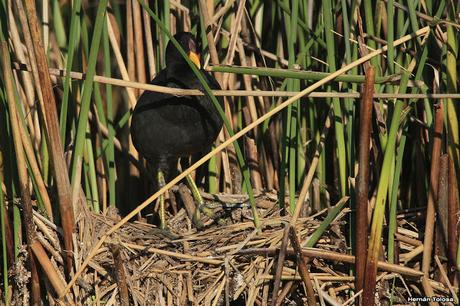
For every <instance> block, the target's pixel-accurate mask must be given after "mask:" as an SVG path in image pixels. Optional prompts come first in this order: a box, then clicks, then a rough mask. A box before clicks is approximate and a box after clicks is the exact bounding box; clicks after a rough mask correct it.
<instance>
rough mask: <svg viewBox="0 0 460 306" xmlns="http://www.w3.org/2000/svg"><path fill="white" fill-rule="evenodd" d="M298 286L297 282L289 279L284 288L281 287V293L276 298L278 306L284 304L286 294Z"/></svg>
mask: <svg viewBox="0 0 460 306" xmlns="http://www.w3.org/2000/svg"><path fill="white" fill-rule="evenodd" d="M294 287H296V282H294V281H292V280H291V281H287V282H286V284H285V285H284V287H283V289H281V292H280V294H279V295H278V298H277V299H276V303H275V305H276V306H280V305H283V302H284V299H285V298H286V296H287V295H288V294H289V292H291V290H292V289H293V288H294Z"/></svg>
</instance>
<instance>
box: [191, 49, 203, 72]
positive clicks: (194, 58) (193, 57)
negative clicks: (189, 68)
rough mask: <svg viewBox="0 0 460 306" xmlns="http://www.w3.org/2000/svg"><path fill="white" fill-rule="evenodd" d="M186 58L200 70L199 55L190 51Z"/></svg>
mask: <svg viewBox="0 0 460 306" xmlns="http://www.w3.org/2000/svg"><path fill="white" fill-rule="evenodd" d="M188 58H189V59H190V60H191V61H192V62H193V63H194V64H195V65H196V66H197V67H198V69H201V63H200V55H199V54H197V53H195V52H193V51H190V52H189V54H188Z"/></svg>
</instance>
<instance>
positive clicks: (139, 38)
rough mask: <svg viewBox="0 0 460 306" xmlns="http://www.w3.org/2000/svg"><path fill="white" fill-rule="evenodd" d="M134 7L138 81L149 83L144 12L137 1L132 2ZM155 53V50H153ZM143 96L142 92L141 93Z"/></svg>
mask: <svg viewBox="0 0 460 306" xmlns="http://www.w3.org/2000/svg"><path fill="white" fill-rule="evenodd" d="M132 6H133V22H134V46H135V48H134V51H135V57H136V72H137V78H136V80H137V81H138V82H140V83H147V76H146V74H145V65H144V62H145V56H144V54H145V51H144V36H143V35H142V33H143V31H142V12H141V6H140V4H139V2H138V1H137V0H132ZM152 51H153V50H152ZM139 94H142V91H139Z"/></svg>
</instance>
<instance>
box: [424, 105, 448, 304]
mask: <svg viewBox="0 0 460 306" xmlns="http://www.w3.org/2000/svg"><path fill="white" fill-rule="evenodd" d="M443 112H444V107H443V100H439V105H437V106H435V121H434V133H433V138H434V139H433V141H432V142H433V148H432V153H431V172H430V188H429V190H428V203H427V211H426V222H425V237H424V240H423V245H424V249H423V261H422V271H423V273H424V274H425V275H424V279H428V278H429V272H430V266H431V256H432V251H433V237H434V225H435V222H436V208H435V201H436V199H437V198H438V180H439V162H440V158H441V142H442V134H443V133H442V130H443V120H444V119H443V118H444V113H443ZM423 288H424V289H425V290H426V292H425V293H426V294H427V296H431V295H430V294H429V293H430V292H429V291H430V289H431V286H429V285H428V281H427V280H424V282H423ZM436 304H437V303H434V302H430V305H436Z"/></svg>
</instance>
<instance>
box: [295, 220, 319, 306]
mask: <svg viewBox="0 0 460 306" xmlns="http://www.w3.org/2000/svg"><path fill="white" fill-rule="evenodd" d="M289 229H290V233H289V235H290V238H291V245H292V247H293V248H294V251H295V253H296V257H297V266H298V269H299V272H300V276H301V277H302V281H303V283H304V284H305V287H306V288H307V300H308V305H316V298H315V291H314V290H313V283H312V282H311V277H310V272H308V268H307V262H306V258H304V257H303V256H302V247H301V246H300V240H299V237H298V236H297V233H296V229H295V227H293V226H289ZM316 288H317V290H318V292H319V291H320V288H319V287H318V286H317V287H316Z"/></svg>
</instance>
